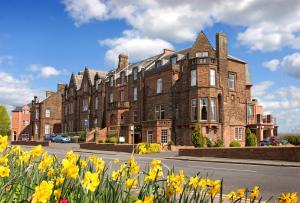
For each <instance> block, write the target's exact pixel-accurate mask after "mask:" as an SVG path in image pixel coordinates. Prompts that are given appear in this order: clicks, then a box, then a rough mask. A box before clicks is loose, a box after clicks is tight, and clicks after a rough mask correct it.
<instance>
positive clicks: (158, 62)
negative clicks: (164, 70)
mask: <svg viewBox="0 0 300 203" xmlns="http://www.w3.org/2000/svg"><path fill="white" fill-rule="evenodd" d="M161 66H162V61H161V60H159V61H156V63H155V67H156V68H160V67H161Z"/></svg>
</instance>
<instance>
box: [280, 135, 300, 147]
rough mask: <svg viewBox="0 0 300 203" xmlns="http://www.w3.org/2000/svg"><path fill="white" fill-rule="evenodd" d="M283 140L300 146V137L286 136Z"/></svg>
mask: <svg viewBox="0 0 300 203" xmlns="http://www.w3.org/2000/svg"><path fill="white" fill-rule="evenodd" d="M281 140H286V141H288V142H289V143H291V144H293V145H300V135H284V136H283V137H282V138H281Z"/></svg>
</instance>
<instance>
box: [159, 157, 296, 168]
mask: <svg viewBox="0 0 300 203" xmlns="http://www.w3.org/2000/svg"><path fill="white" fill-rule="evenodd" d="M163 159H169V160H172V159H173V160H178V161H195V162H210V163H229V164H246V165H260V166H278V167H300V163H299V164H293V163H278V164H277V163H259V162H246V161H244V162H243V161H226V160H203V159H191V158H180V157H164V158H163Z"/></svg>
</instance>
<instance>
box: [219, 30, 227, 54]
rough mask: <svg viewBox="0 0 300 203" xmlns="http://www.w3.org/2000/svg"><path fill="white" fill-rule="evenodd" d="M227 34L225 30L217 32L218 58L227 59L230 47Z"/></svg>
mask: <svg viewBox="0 0 300 203" xmlns="http://www.w3.org/2000/svg"><path fill="white" fill-rule="evenodd" d="M227 41H228V40H227V36H226V35H225V33H223V32H218V33H217V34H216V43H217V44H216V49H217V57H218V59H227V55H228V48H227Z"/></svg>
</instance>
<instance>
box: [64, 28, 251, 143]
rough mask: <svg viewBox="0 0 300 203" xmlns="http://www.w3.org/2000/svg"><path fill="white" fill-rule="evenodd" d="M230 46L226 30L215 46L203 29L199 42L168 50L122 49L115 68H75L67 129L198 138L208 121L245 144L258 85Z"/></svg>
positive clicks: (218, 132) (219, 133)
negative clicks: (134, 52)
mask: <svg viewBox="0 0 300 203" xmlns="http://www.w3.org/2000/svg"><path fill="white" fill-rule="evenodd" d="M227 46H228V39H227V37H226V35H225V34H224V33H217V34H216V48H213V46H212V45H211V44H210V42H209V41H208V39H207V38H206V36H205V34H204V33H203V32H201V33H200V34H199V36H198V38H197V39H196V41H195V42H194V44H193V46H192V47H191V48H187V49H183V50H180V51H172V50H167V49H165V50H164V51H163V52H162V53H160V54H158V55H156V56H153V57H150V58H148V59H145V60H142V61H139V62H136V63H129V62H128V56H126V55H125V54H120V55H119V63H118V67H116V68H115V69H113V70H111V71H109V72H107V73H106V72H103V71H96V70H92V69H90V68H85V69H84V71H83V72H80V73H78V74H72V76H71V79H70V82H69V84H68V85H66V88H65V91H64V96H63V101H62V106H63V109H64V111H63V116H62V118H63V130H64V131H66V132H72V131H80V130H92V129H95V130H96V131H101V132H106V136H114V135H115V136H119V137H124V138H125V142H128V143H133V142H134V143H137V142H158V143H168V142H169V141H172V142H174V143H175V144H177V145H191V144H192V143H191V135H192V131H193V129H194V128H195V124H196V123H200V124H201V126H202V132H203V134H204V135H205V136H207V137H208V138H209V139H211V140H212V141H215V140H217V139H218V138H220V139H222V140H223V141H224V144H225V145H226V146H228V145H229V144H230V142H232V141H233V140H238V141H240V142H241V143H242V144H244V143H245V129H246V127H247V124H248V123H247V121H248V120H247V119H248V118H247V108H248V105H249V104H251V102H252V99H251V86H252V84H251V81H250V76H249V70H248V66H247V63H246V62H245V61H242V60H240V59H238V58H235V57H233V56H231V55H229V54H228V47H227ZM70 92H71V93H70ZM70 106H72V107H70ZM96 106H97V107H96ZM70 109H72V110H70ZM132 126H134V127H132Z"/></svg>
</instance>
